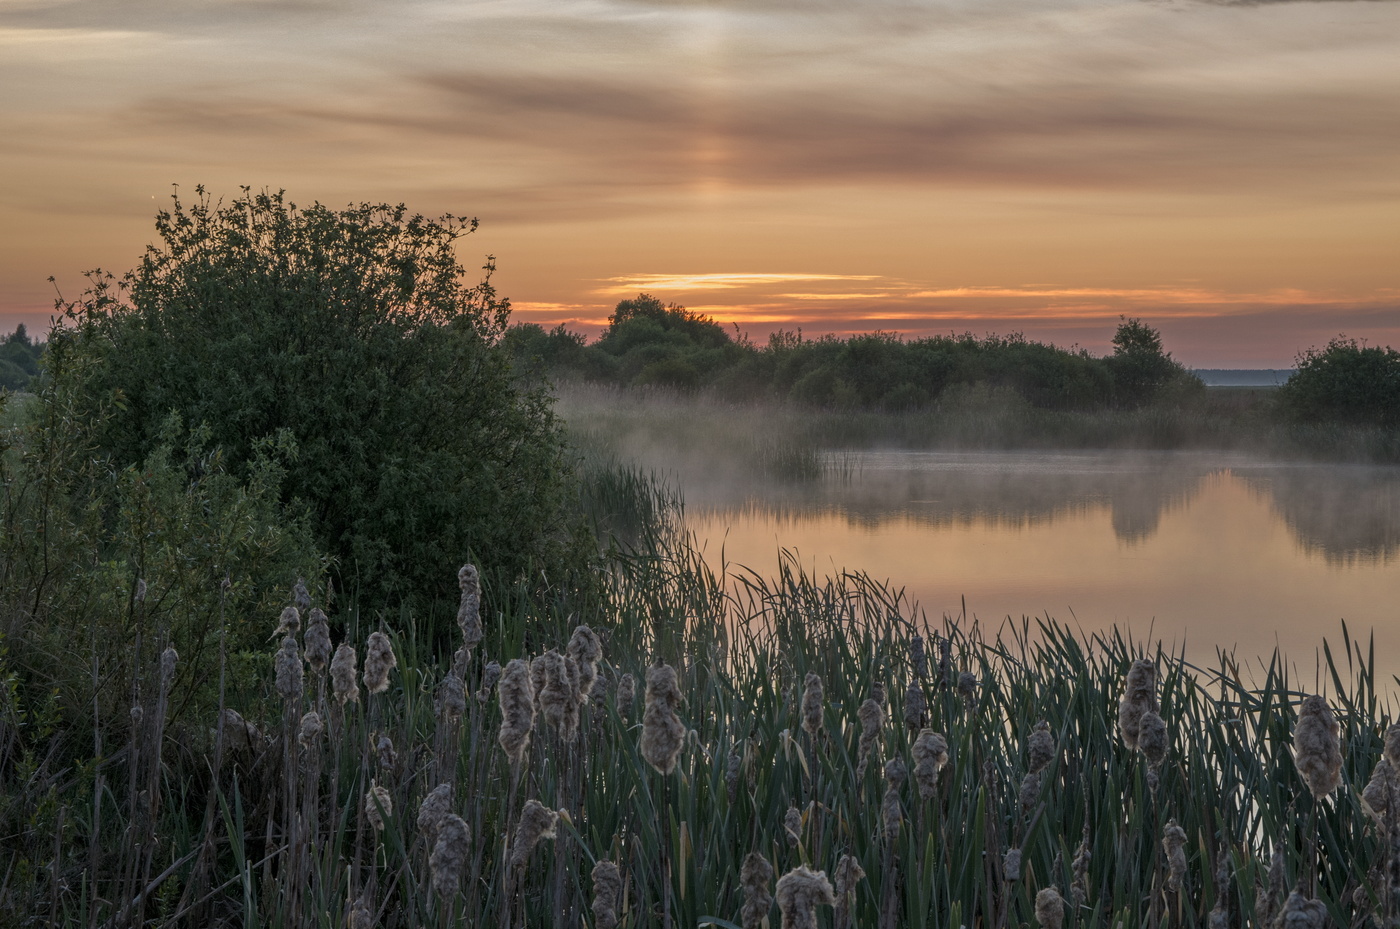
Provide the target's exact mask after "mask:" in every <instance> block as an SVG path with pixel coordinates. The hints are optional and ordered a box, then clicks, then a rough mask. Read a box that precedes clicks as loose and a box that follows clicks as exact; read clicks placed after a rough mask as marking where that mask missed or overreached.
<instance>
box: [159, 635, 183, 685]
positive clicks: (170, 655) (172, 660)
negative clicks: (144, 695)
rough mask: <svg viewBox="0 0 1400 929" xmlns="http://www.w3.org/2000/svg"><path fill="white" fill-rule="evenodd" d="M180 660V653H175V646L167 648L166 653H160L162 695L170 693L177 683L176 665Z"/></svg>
mask: <svg viewBox="0 0 1400 929" xmlns="http://www.w3.org/2000/svg"><path fill="white" fill-rule="evenodd" d="M179 660H180V653H179V652H177V651H175V646H173V645H167V646H165V651H163V652H161V653H160V689H161V692H162V693H167V694H168V693H170V687H171V685H172V684H174V683H175V664H176V662H178V661H179Z"/></svg>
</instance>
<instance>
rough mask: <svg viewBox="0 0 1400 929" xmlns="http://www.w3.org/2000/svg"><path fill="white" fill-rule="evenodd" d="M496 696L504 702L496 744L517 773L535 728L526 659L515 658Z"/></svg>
mask: <svg viewBox="0 0 1400 929" xmlns="http://www.w3.org/2000/svg"><path fill="white" fill-rule="evenodd" d="M497 692H498V694H499V696H500V702H501V731H500V734H499V735H498V736H497V741H498V742H499V743H500V745H501V750H502V751H504V752H505V753H506V757H507V758H509V759H510V763H511V766H512V767H513V768H515V769H516V770H517V771H518V769H519V767H520V764H521V762H522V761H523V760H524V758H525V751H526V749H528V748H529V747H530V733H531V732H532V731H533V730H534V728H535V692H534V688H533V687H532V686H531V684H530V669H529V666H528V665H526V664H525V661H524V659H521V658H516V659H514V660H512V661H511V662H510V663H509V664H507V665H506V669H505V672H504V673H503V674H502V675H501V682H500V684H499V685H498V686H497Z"/></svg>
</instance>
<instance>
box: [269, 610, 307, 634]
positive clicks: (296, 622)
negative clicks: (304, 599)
mask: <svg viewBox="0 0 1400 929" xmlns="http://www.w3.org/2000/svg"><path fill="white" fill-rule="evenodd" d="M300 631H301V614H300V613H298V612H297V608H296V607H294V606H285V607H283V608H282V615H281V616H279V617H278V618H277V628H276V629H274V630H273V631H272V635H271V636H269V637H268V638H271V639H280V638H283V637H285V636H289V635H296V634H297V633H298V632H300Z"/></svg>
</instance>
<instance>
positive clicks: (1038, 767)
mask: <svg viewBox="0 0 1400 929" xmlns="http://www.w3.org/2000/svg"><path fill="white" fill-rule="evenodd" d="M1026 746H1027V749H1028V754H1029V755H1030V769H1031V773H1032V774H1039V773H1040V772H1041V771H1044V770H1045V769H1046V768H1048V767H1050V762H1052V761H1054V760H1055V737H1054V736H1053V735H1051V734H1050V724H1049V723H1047V722H1046V721H1045V720H1043V719H1042V720H1041V721H1040V722H1038V723H1036V724H1035V729H1034V730H1032V731H1031V737H1030V738H1029V739H1028V740H1027V742H1026Z"/></svg>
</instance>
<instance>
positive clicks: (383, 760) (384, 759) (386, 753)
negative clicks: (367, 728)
mask: <svg viewBox="0 0 1400 929" xmlns="http://www.w3.org/2000/svg"><path fill="white" fill-rule="evenodd" d="M374 751H375V754H376V755H378V756H379V767H381V768H383V769H384V770H385V771H391V770H393V767H394V765H395V764H396V763H397V762H398V760H399V753H398V752H396V751H394V740H393V739H391V738H389V734H388V733H387V732H381V733H379V738H378V740H377V741H376V742H375V745H374Z"/></svg>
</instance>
